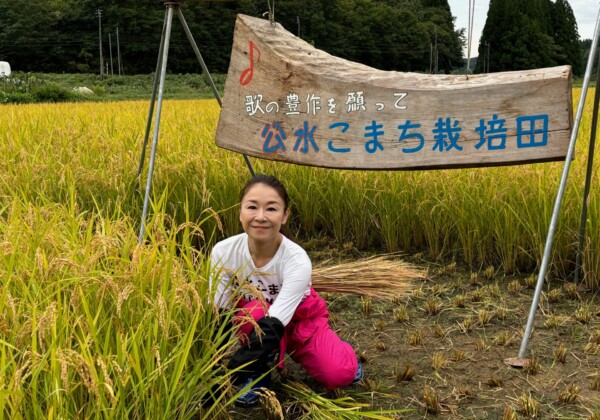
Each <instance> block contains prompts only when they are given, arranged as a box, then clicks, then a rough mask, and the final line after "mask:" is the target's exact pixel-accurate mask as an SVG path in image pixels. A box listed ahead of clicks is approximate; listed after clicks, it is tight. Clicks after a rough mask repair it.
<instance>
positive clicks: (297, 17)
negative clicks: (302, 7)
mask: <svg viewBox="0 0 600 420" xmlns="http://www.w3.org/2000/svg"><path fill="white" fill-rule="evenodd" d="M296 23H297V24H298V38H300V16H296Z"/></svg>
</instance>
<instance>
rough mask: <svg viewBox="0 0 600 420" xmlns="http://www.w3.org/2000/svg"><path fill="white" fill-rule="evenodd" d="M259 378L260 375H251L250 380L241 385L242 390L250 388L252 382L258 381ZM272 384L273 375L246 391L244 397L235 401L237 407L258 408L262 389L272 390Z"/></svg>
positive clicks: (241, 396)
mask: <svg viewBox="0 0 600 420" xmlns="http://www.w3.org/2000/svg"><path fill="white" fill-rule="evenodd" d="M259 377H260V375H250V377H249V378H248V379H246V381H245V382H244V383H243V384H241V385H240V388H245V387H247V386H249V385H250V384H251V383H252V382H254V381H256V379H258V378H259ZM271 384H272V381H271V374H268V375H267V376H265V377H264V378H262V379H260V380H259V381H258V382H256V383H255V384H254V385H252V387H251V388H250V389H249V390H248V391H246V392H244V393H243V394H242V395H240V396H239V397H238V398H237V399H236V400H235V405H237V406H238V407H244V408H248V407H254V406H256V405H257V404H258V401H259V400H260V393H261V389H262V388H270V387H271Z"/></svg>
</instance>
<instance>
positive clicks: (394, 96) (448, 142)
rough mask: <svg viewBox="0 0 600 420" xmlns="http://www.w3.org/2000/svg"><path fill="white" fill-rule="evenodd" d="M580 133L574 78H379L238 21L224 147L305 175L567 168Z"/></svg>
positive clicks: (552, 73)
mask: <svg viewBox="0 0 600 420" xmlns="http://www.w3.org/2000/svg"><path fill="white" fill-rule="evenodd" d="M571 129H572V100H571V69H570V67H569V66H562V67H553V68H544V69H537V70H528V71H519V72H504V73H492V74H484V75H469V76H465V75H426V74H417V73H399V72H388V71H381V70H376V69H373V68H370V67H368V66H364V65H362V64H358V63H353V62H350V61H347V60H344V59H341V58H339V57H334V56H331V55H329V54H327V53H325V52H324V51H321V50H318V49H315V48H314V47H312V46H311V45H309V44H307V43H306V42H304V41H302V40H301V39H299V38H297V37H295V36H294V35H292V34H291V33H289V32H288V31H286V30H285V29H283V28H282V27H281V26H280V25H278V24H275V25H272V24H270V23H269V21H267V20H263V19H257V18H252V17H249V16H244V15H239V16H238V19H237V22H236V28H235V36H234V44H233V50H232V55H231V63H230V66H229V72H228V75H227V80H226V83H225V94H224V97H223V109H222V111H221V116H220V119H219V125H218V128H217V134H216V143H217V145H218V146H219V147H223V148H226V149H229V150H233V151H236V152H240V153H245V154H248V155H250V156H255V157H259V158H263V159H273V160H281V161H286V162H291V163H297V164H301V165H311V166H322V167H330V168H356V169H359V168H361V169H407V170H408V169H410V170H412V169H426V168H451V167H474V166H496V165H511V164H517V163H529V162H543V161H550V160H560V159H564V157H565V155H566V152H567V148H568V142H569V138H570V133H571Z"/></svg>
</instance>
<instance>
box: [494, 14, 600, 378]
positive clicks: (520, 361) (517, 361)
mask: <svg viewBox="0 0 600 420" xmlns="http://www.w3.org/2000/svg"><path fill="white" fill-rule="evenodd" d="M599 28H600V10H599V11H598V18H597V19H596V28H595V29H594V38H593V42H592V48H591V49H590V56H589V58H588V63H587V67H586V70H585V76H584V78H583V86H582V88H581V97H580V99H579V105H578V107H577V114H576V116H575V124H574V127H573V131H572V132H571V139H570V141H569V150H568V151H567V156H566V158H565V166H564V169H563V172H562V176H561V179H560V185H559V187H558V193H557V195H556V201H555V202H554V211H553V212H552V218H551V220H550V228H549V230H548V237H547V239H546V245H545V247H544V256H543V258H542V264H541V266H540V272H539V274H538V278H537V284H536V287H535V293H534V295H533V302H532V303H531V309H530V310H529V317H528V318H527V326H526V327H525V333H524V334H523V340H522V341H521V348H520V349H519V355H518V356H517V357H516V358H515V357H511V358H508V359H505V360H504V362H505V363H506V364H507V365H509V366H513V367H523V366H524V365H525V364H526V362H527V359H526V358H525V351H526V350H527V344H528V343H529V336H530V335H531V331H532V329H533V321H534V320H535V313H536V311H537V307H538V304H539V301H540V295H541V294H542V287H543V286H544V278H545V277H546V272H547V270H548V263H549V261H550V253H551V251H552V243H553V241H554V233H555V231H556V226H557V224H558V215H559V213H560V207H561V204H562V198H563V195H564V192H565V187H566V185H567V178H568V176H569V169H570V167H571V161H572V160H573V154H574V152H575V143H576V141H577V132H578V131H579V125H580V122H581V117H582V115H583V108H584V105H585V98H586V95H587V91H588V88H589V84H590V77H591V74H592V68H593V67H594V58H595V54H596V50H597V49H598V35H599Z"/></svg>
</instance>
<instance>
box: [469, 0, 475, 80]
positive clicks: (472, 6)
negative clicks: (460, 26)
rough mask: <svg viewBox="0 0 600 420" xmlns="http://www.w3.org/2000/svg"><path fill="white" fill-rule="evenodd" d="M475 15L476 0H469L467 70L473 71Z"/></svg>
mask: <svg viewBox="0 0 600 420" xmlns="http://www.w3.org/2000/svg"><path fill="white" fill-rule="evenodd" d="M474 16H475V0H469V22H468V24H467V72H470V71H471V40H472V39H473V18H474Z"/></svg>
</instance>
